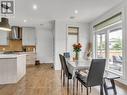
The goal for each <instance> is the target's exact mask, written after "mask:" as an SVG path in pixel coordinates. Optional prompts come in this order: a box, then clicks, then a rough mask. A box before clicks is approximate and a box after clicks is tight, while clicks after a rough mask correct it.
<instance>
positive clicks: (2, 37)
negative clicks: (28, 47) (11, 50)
mask: <svg viewBox="0 0 127 95" xmlns="http://www.w3.org/2000/svg"><path fill="white" fill-rule="evenodd" d="M8 33H9V32H7V31H1V30H0V45H8Z"/></svg>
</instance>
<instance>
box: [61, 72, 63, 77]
mask: <svg viewBox="0 0 127 95" xmlns="http://www.w3.org/2000/svg"><path fill="white" fill-rule="evenodd" d="M62 76H63V72H62V70H61V79H62Z"/></svg>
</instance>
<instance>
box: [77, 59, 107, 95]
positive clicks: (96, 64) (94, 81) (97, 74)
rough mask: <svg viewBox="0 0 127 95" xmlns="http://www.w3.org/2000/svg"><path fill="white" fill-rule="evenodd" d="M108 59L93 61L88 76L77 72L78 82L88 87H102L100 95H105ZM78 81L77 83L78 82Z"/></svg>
mask: <svg viewBox="0 0 127 95" xmlns="http://www.w3.org/2000/svg"><path fill="white" fill-rule="evenodd" d="M105 64H106V59H93V60H92V62H91V66H90V69H89V72H88V74H87V75H82V74H81V73H80V72H76V78H77V80H78V81H79V82H80V83H81V84H82V85H84V86H85V87H86V89H87V95H88V87H90V88H91V87H93V86H100V95H103V74H104V70H105ZM78 81H77V82H78Z"/></svg>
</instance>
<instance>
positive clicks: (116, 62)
mask: <svg viewBox="0 0 127 95" xmlns="http://www.w3.org/2000/svg"><path fill="white" fill-rule="evenodd" d="M108 35H109V39H108V43H109V45H108V46H109V47H108V48H109V51H108V55H109V58H108V59H109V62H108V63H109V64H108V65H109V66H108V67H109V69H110V70H113V71H114V72H122V64H123V61H122V59H123V57H122V50H123V48H122V29H121V28H116V29H113V30H110V31H109V33H108Z"/></svg>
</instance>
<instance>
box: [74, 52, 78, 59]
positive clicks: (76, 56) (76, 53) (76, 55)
mask: <svg viewBox="0 0 127 95" xmlns="http://www.w3.org/2000/svg"><path fill="white" fill-rule="evenodd" d="M78 59H79V52H75V60H78Z"/></svg>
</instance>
